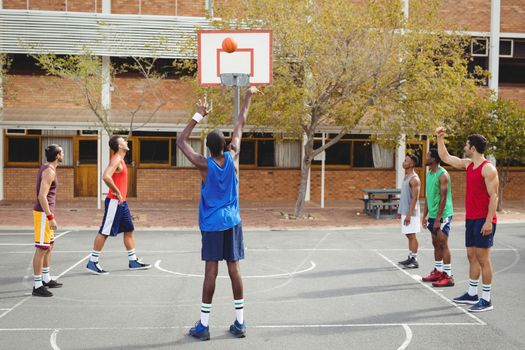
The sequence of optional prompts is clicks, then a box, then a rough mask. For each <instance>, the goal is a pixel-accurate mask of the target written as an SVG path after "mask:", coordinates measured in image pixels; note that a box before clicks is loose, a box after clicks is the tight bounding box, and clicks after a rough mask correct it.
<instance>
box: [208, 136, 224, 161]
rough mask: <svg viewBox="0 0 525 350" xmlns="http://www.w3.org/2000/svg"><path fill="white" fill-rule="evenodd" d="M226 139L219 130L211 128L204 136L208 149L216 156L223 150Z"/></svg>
mask: <svg viewBox="0 0 525 350" xmlns="http://www.w3.org/2000/svg"><path fill="white" fill-rule="evenodd" d="M225 146H226V140H225V139H224V134H223V133H222V131H220V130H213V131H212V132H210V133H209V134H208V136H206V147H208V148H209V149H210V153H211V155H212V156H214V157H216V156H218V155H220V154H221V152H222V151H224V148H225Z"/></svg>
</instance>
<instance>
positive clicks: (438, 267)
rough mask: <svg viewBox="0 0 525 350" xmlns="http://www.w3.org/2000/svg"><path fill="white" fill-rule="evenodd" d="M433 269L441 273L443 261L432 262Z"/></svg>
mask: <svg viewBox="0 0 525 350" xmlns="http://www.w3.org/2000/svg"><path fill="white" fill-rule="evenodd" d="M434 268H435V269H436V270H438V271H439V272H443V260H439V261H437V260H436V261H434Z"/></svg>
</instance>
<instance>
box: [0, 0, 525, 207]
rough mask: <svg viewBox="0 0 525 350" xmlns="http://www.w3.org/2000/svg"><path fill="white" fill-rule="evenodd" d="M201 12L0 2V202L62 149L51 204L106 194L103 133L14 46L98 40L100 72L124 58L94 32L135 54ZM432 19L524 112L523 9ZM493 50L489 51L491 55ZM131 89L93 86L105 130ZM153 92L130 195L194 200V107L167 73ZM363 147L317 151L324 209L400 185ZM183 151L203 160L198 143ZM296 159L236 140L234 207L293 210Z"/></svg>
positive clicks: (117, 4)
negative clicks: (468, 40) (51, 150)
mask: <svg viewBox="0 0 525 350" xmlns="http://www.w3.org/2000/svg"><path fill="white" fill-rule="evenodd" d="M405 1H408V0H405ZM491 6H492V8H491ZM211 11H213V1H210V0H178V1H175V0H155V1H153V0H0V26H1V27H2V31H1V33H0V51H2V52H6V53H8V54H10V57H11V58H12V59H13V62H12V67H11V69H10V70H9V72H8V76H7V78H6V79H5V81H4V82H2V88H3V95H0V96H2V98H1V100H0V106H3V107H4V108H3V110H2V115H1V121H0V135H1V136H0V137H1V138H2V140H0V148H2V149H1V150H0V199H5V200H32V199H33V198H34V179H35V177H36V172H37V169H38V166H39V164H41V163H42V162H43V159H42V150H43V148H45V146H46V145H47V144H50V143H59V144H61V145H62V146H63V147H64V148H65V152H66V159H65V161H64V163H63V166H62V167H60V168H59V177H60V181H61V186H60V188H59V196H60V198H62V199H73V198H79V197H96V196H97V195H103V193H104V192H105V191H106V190H107V189H106V188H105V185H103V184H101V181H100V176H101V172H102V170H103V166H104V165H105V164H107V162H108V159H109V150H108V147H107V137H98V135H99V134H102V133H101V130H100V129H98V128H97V127H96V126H95V119H94V116H93V114H92V112H91V111H89V110H87V109H85V108H84V107H82V106H81V105H79V104H78V100H79V99H80V98H81V95H80V93H79V91H78V89H76V88H75V86H74V85H73V84H72V83H69V82H64V81H63V80H60V79H58V78H55V77H50V76H46V75H45V74H44V73H43V71H42V70H40V69H39V67H38V66H36V65H35V63H34V61H32V60H31V59H29V58H28V57H27V56H26V51H27V47H24V46H23V45H22V44H21V42H23V41H24V40H30V41H32V42H33V41H37V42H38V43H39V44H40V45H42V47H44V48H46V49H49V51H53V52H55V53H57V54H75V53H79V52H80V51H81V47H80V46H79V42H80V41H81V40H80V39H86V38H91V40H94V41H97V40H98V41H100V42H101V46H100V47H99V49H98V51H96V53H97V54H98V55H100V56H103V57H104V58H103V62H104V63H103V64H105V65H106V67H107V64H108V62H109V60H116V58H115V57H112V58H110V57H109V56H122V55H119V54H118V53H115V52H111V51H108V49H107V48H108V46H110V43H111V40H112V39H114V38H112V37H111V33H109V35H106V36H104V35H102V36H101V34H100V32H101V30H100V26H101V23H102V22H104V23H110V24H111V25H113V26H115V27H118V28H121V32H120V33H123V35H125V36H126V40H130V41H133V42H136V43H137V46H136V50H139V48H140V47H144V43H145V42H146V41H147V39H145V37H146V35H144V34H151V33H155V34H158V33H161V34H163V35H167V36H169V37H171V38H176V37H177V35H186V34H187V33H188V32H192V31H195V29H196V28H198V27H201V28H202V27H203V28H205V27H206V26H207V25H208V22H207V20H206V18H205V17H206V15H208V14H210V13H211ZM442 13H443V15H444V17H445V18H447V20H448V23H449V24H450V28H451V29H452V28H453V29H457V28H459V27H460V28H461V29H462V30H464V31H465V32H466V33H468V34H469V35H470V36H472V38H473V40H472V53H473V56H474V63H475V64H478V65H481V66H482V67H484V68H486V69H489V70H490V71H491V73H492V79H491V80H490V86H491V87H492V88H494V89H496V90H498V93H499V95H500V96H501V97H503V98H508V99H513V100H516V101H517V102H518V103H520V104H521V105H523V106H525V22H524V21H523V15H524V13H525V0H492V1H491V0H463V1H454V0H444V1H443V6H442ZM106 34H108V33H106ZM77 39H78V40H77ZM493 42H499V45H496V46H494V45H492V46H491V44H490V43H493ZM104 44H105V45H104ZM172 45H173V47H172V48H173V51H172V52H170V53H169V54H166V56H165V58H166V59H168V58H177V57H182V56H183V55H184V53H181V52H178V51H177V45H176V40H175V41H174V42H173V43H172ZM489 47H490V48H491V49H490V50H489V49H488V48H489ZM498 51H499V54H498ZM140 83H141V82H140V79H139V78H137V77H136V76H133V75H121V76H117V77H116V78H115V80H114V81H112V82H111V83H110V84H106V85H105V86H103V87H102V93H103V94H104V96H105V103H106V104H107V106H110V108H111V115H112V121H113V122H117V123H118V122H125V121H126V120H127V118H128V115H127V114H126V112H125V109H126V108H125V107H126V106H125V105H124V103H123V100H128V101H134V100H136V99H138V98H139V96H138V95H139V92H140V87H139V86H140ZM162 84H163V85H162V89H163V91H165V92H166V93H167V94H169V95H170V96H173V98H171V99H169V101H167V103H166V104H165V105H164V106H163V107H162V108H161V110H160V111H159V113H157V114H156V115H155V117H154V119H153V120H152V121H151V122H150V123H148V124H147V125H146V127H145V128H143V129H141V131H140V132H137V133H135V134H134V136H133V137H132V138H131V139H130V140H129V141H130V145H131V152H130V154H129V156H128V159H127V162H128V165H129V169H130V180H129V181H130V186H129V188H130V194H129V196H130V197H136V198H137V199H140V200H196V199H197V198H199V191H200V187H199V186H200V183H199V176H198V175H197V172H196V171H195V170H194V169H193V168H192V167H191V166H190V164H188V162H187V161H186V160H185V158H184V157H183V156H182V155H181V154H180V152H179V151H178V150H177V149H176V147H175V139H176V136H177V132H180V131H181V130H182V128H183V127H184V125H185V122H186V121H187V120H188V118H189V117H190V110H191V108H190V103H188V101H190V102H191V103H192V102H193V99H194V97H193V96H192V95H191V89H190V88H189V86H188V84H187V83H185V82H183V81H181V80H180V79H178V78H177V76H176V74H175V75H173V76H172V77H170V78H169V79H166V81H164V82H162ZM114 88H118V90H119V91H120V92H121V94H122V96H123V99H118V98H115V96H114V94H113V92H112V91H111V90H113V89H114ZM147 107H148V106H147ZM149 107H150V108H153V107H151V106H149ZM140 118H143V119H144V118H145V117H144V116H138V119H139V121H140ZM319 131H320V134H319V136H320V137H321V132H325V133H326V136H327V137H329V136H330V134H329V133H330V130H319ZM367 137H368V135H366V134H350V135H347V136H346V137H345V138H344V139H343V140H342V141H340V142H339V143H338V144H336V145H335V146H333V147H332V148H331V149H330V150H329V151H328V152H327V171H326V189H325V195H326V197H325V198H326V199H327V200H350V199H357V198H361V197H362V195H363V193H362V192H361V188H364V187H379V188H382V187H392V186H395V185H396V181H397V183H399V179H400V177H401V179H402V171H401V170H399V171H396V168H398V169H399V160H400V159H402V158H403V155H404V149H402V148H400V149H399V150H398V151H397V152H385V151H384V150H382V149H380V147H378V146H377V145H374V144H373V143H371V142H370V141H369V140H368V139H367ZM192 142H194V145H195V146H197V147H198V146H200V148H201V150H202V151H204V150H203V148H204V146H203V144H202V141H201V140H200V138H199V137H195V139H194V140H193V141H192ZM319 142H320V140H319ZM407 147H413V148H416V149H418V150H419V151H418V152H420V153H421V154H424V153H425V152H426V150H427V148H428V144H427V141H426V139H425V138H422V139H421V140H417V141H412V142H410V143H409V144H408V145H407ZM300 153H301V145H300V143H299V142H285V143H276V142H275V141H274V138H273V135H272V134H271V133H261V134H252V135H251V136H248V137H247V138H246V139H244V140H243V153H242V161H241V163H242V165H241V167H242V169H243V170H242V172H241V181H240V186H241V190H240V193H241V198H242V199H246V200H294V199H295V196H296V190H297V188H298V184H299V178H300V169H299V167H300ZM394 153H395V154H394ZM396 154H397V155H398V156H397V157H396ZM399 155H400V156H401V157H399ZM396 164H397V166H396ZM420 171H422V168H421V169H420ZM451 174H452V178H453V179H452V181H453V184H454V186H453V188H454V196H455V197H456V198H460V197H463V193H464V174H463V173H462V172H455V171H452V172H451ZM511 176H512V181H511V182H510V184H509V185H508V188H507V190H506V198H507V199H522V198H524V197H525V168H521V167H516V168H515V169H513V171H512V173H511ZM320 195H321V171H320V167H319V166H318V165H315V166H314V167H313V169H312V173H311V182H310V198H311V200H314V201H319V199H320Z"/></svg>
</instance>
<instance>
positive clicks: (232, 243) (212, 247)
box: [201, 224, 244, 261]
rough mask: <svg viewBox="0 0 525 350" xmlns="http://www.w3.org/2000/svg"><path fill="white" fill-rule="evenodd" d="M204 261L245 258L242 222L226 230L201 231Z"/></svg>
mask: <svg viewBox="0 0 525 350" xmlns="http://www.w3.org/2000/svg"><path fill="white" fill-rule="evenodd" d="M201 235H202V250H201V258H202V260H203V261H221V260H226V261H237V260H242V259H244V241H243V236H242V224H239V225H236V226H234V227H232V228H230V229H228V230H225V231H201Z"/></svg>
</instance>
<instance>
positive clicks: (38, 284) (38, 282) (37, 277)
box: [33, 275, 43, 289]
mask: <svg viewBox="0 0 525 350" xmlns="http://www.w3.org/2000/svg"><path fill="white" fill-rule="evenodd" d="M33 279H34V281H35V289H38V288H40V287H42V286H43V284H42V275H33Z"/></svg>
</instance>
